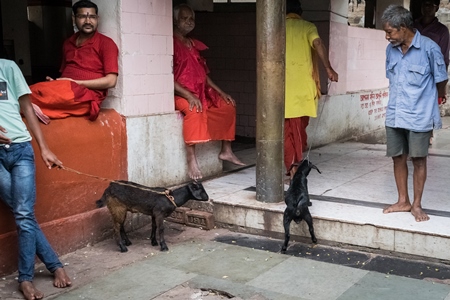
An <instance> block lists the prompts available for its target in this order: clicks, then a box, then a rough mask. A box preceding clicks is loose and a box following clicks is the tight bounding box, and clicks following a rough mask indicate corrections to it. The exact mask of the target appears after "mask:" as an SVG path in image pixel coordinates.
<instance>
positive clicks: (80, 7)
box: [30, 0, 119, 123]
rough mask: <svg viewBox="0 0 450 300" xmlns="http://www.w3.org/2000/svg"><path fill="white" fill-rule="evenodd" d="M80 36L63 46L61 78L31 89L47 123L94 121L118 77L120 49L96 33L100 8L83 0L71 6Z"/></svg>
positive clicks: (38, 84)
mask: <svg viewBox="0 0 450 300" xmlns="http://www.w3.org/2000/svg"><path fill="white" fill-rule="evenodd" d="M72 11H73V16H72V18H73V22H74V24H75V25H76V27H77V28H78V32H77V33H75V34H74V35H72V36H71V37H70V38H69V39H67V40H66V41H65V42H64V46H63V61H62V66H61V70H60V71H61V78H58V79H57V80H53V79H52V78H49V77H47V80H48V81H46V82H40V83H37V84H33V85H31V86H30V89H31V92H32V94H31V101H32V103H33V104H34V108H35V112H36V115H37V116H38V117H39V119H40V120H41V121H43V122H44V123H47V122H48V121H49V120H48V118H46V117H49V118H51V119H59V118H65V117H68V116H88V117H89V119H90V120H91V121H94V120H95V119H96V118H97V116H98V113H99V112H100V105H101V103H102V101H103V100H104V99H105V98H106V96H107V92H108V89H109V88H112V87H114V86H115V85H116V82H117V75H118V53H119V50H118V48H117V45H116V44H115V43H114V41H113V40H112V39H110V38H109V37H107V36H104V35H102V34H100V33H99V32H97V27H98V7H97V5H96V4H95V3H93V2H91V1H86V0H81V1H78V2H76V3H75V4H74V5H73V6H72Z"/></svg>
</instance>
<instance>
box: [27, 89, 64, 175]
mask: <svg viewBox="0 0 450 300" xmlns="http://www.w3.org/2000/svg"><path fill="white" fill-rule="evenodd" d="M19 104H20V109H21V111H22V113H23V115H24V116H25V119H26V120H27V125H28V126H27V127H28V129H29V130H30V132H31V133H32V134H33V137H34V138H35V139H36V142H37V143H38V145H39V149H40V151H41V157H42V160H43V161H44V163H45V164H46V166H47V168H49V169H51V168H52V166H53V164H55V165H58V166H62V162H61V161H60V160H59V159H58V158H57V157H56V155H55V154H53V152H52V151H50V149H49V148H48V146H47V142H46V141H45V138H44V135H43V134H42V131H41V127H40V126H39V121H38V119H37V117H36V114H35V113H34V109H33V106H32V104H31V100H30V96H29V95H28V94H25V95H23V96H21V97H20V98H19Z"/></svg>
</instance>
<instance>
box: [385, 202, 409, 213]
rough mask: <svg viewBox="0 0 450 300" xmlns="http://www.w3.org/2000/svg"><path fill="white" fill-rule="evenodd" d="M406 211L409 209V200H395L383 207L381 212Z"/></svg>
mask: <svg viewBox="0 0 450 300" xmlns="http://www.w3.org/2000/svg"><path fill="white" fill-rule="evenodd" d="M407 211H411V204H410V203H409V202H397V203H395V204H392V205H390V206H388V207H386V208H385V209H383V213H385V214H388V213H393V212H407Z"/></svg>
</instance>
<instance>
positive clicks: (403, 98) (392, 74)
mask: <svg viewBox="0 0 450 300" xmlns="http://www.w3.org/2000/svg"><path fill="white" fill-rule="evenodd" d="M386 77H387V78H388V79H389V101H388V105H387V110H386V126H388V127H394V128H403V129H408V130H411V131H416V132H427V131H430V130H433V128H435V129H439V128H441V127H442V121H441V116H440V114H439V107H438V103H437V98H438V92H437V87H436V83H438V82H442V81H445V80H447V78H448V75H447V70H446V67H445V62H444V56H443V55H442V53H441V49H440V48H439V46H438V44H436V43H435V42H433V41H432V40H431V39H429V38H427V37H425V36H422V35H421V34H420V33H419V31H417V30H416V33H415V35H414V38H413V40H412V43H411V45H410V46H409V49H408V51H407V52H406V54H403V53H402V49H401V46H396V47H394V46H393V45H392V44H389V45H388V46H387V48H386Z"/></svg>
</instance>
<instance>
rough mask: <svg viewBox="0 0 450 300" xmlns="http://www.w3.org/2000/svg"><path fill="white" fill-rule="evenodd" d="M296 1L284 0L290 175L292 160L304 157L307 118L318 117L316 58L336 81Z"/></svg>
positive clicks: (313, 29)
mask: <svg viewBox="0 0 450 300" xmlns="http://www.w3.org/2000/svg"><path fill="white" fill-rule="evenodd" d="M302 13H303V10H302V5H301V3H300V1H299V0H286V14H287V16H286V90H285V93H286V95H285V102H286V104H285V120H284V164H285V166H286V170H287V171H288V172H289V170H290V174H287V175H291V176H292V175H293V174H295V172H296V171H297V169H296V167H293V168H292V169H291V166H292V164H293V163H297V162H299V161H301V160H302V158H303V154H302V153H303V151H304V150H305V149H306V146H307V142H306V140H307V135H306V127H307V126H308V124H309V117H314V118H315V117H316V116H317V104H318V102H317V100H318V99H319V97H320V82H319V72H318V65H317V59H316V58H317V57H316V56H318V57H319V58H320V61H321V62H322V64H323V66H324V67H325V69H326V71H327V75H328V79H329V80H331V81H336V82H337V81H338V74H337V73H336V72H335V71H334V70H333V68H332V67H331V64H330V61H329V59H328V52H327V49H326V47H325V45H324V43H323V41H322V39H321V38H320V36H319V34H318V33H317V28H316V26H315V25H314V24H312V23H310V22H308V21H305V20H304V19H303V18H302V17H301V15H302Z"/></svg>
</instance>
